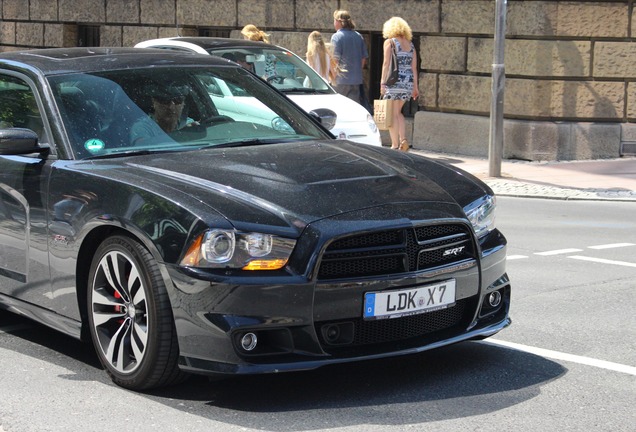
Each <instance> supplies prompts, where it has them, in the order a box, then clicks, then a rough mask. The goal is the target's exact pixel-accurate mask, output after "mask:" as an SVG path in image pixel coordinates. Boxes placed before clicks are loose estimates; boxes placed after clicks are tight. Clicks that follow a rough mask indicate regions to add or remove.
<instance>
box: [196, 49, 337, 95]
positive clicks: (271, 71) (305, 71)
mask: <svg viewBox="0 0 636 432" xmlns="http://www.w3.org/2000/svg"><path fill="white" fill-rule="evenodd" d="M208 52H209V53H210V54H211V55H215V56H219V57H223V58H226V59H228V60H232V61H235V62H237V63H239V64H240V65H242V66H243V67H244V68H246V69H248V70H250V71H252V72H254V73H255V74H256V75H258V76H259V77H261V78H262V79H264V80H266V81H267V82H269V83H270V84H272V85H273V86H274V87H276V88H277V89H278V90H280V91H282V92H283V93H324V94H331V93H335V92H334V90H333V89H332V88H331V87H329V85H328V84H327V83H326V82H325V80H323V79H322V78H321V77H320V75H318V73H316V71H315V70H313V69H312V68H311V66H309V65H308V64H307V63H306V62H304V61H303V60H302V59H301V58H300V57H298V56H297V55H295V54H293V53H291V52H290V51H287V50H285V49H271V48H264V49H260V48H231V49H216V48H215V49H210V50H208Z"/></svg>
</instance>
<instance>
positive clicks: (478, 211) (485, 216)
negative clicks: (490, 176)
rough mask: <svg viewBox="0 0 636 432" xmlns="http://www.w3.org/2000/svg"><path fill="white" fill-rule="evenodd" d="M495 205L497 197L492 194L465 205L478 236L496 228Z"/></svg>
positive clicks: (467, 214) (465, 210)
mask: <svg viewBox="0 0 636 432" xmlns="http://www.w3.org/2000/svg"><path fill="white" fill-rule="evenodd" d="M495 207H497V199H496V198H495V197H494V196H492V195H486V196H484V197H482V198H480V199H478V200H476V201H473V202H472V203H470V204H469V205H467V206H466V207H464V212H465V213H466V216H467V217H468V220H469V221H470V223H471V224H472V225H473V229H474V230H475V234H476V235H477V237H482V236H485V235H486V234H488V233H489V232H490V231H492V230H493V229H495Z"/></svg>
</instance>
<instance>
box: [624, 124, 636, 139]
mask: <svg viewBox="0 0 636 432" xmlns="http://www.w3.org/2000/svg"><path fill="white" fill-rule="evenodd" d="M625 141H629V142H636V124H634V123H621V142H625Z"/></svg>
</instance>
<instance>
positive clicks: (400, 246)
mask: <svg viewBox="0 0 636 432" xmlns="http://www.w3.org/2000/svg"><path fill="white" fill-rule="evenodd" d="M471 258H474V248H473V243H472V241H471V236H470V233H469V231H468V229H467V228H466V227H465V226H464V225H459V224H445V225H428V226H421V227H415V228H404V229H397V230H390V231H380V232H371V233H365V234H359V235H355V236H350V237H345V238H342V239H339V240H336V241H334V242H333V243H331V244H330V245H329V247H328V248H327V250H326V251H325V253H324V255H323V257H322V260H321V263H320V268H319V270H318V279H319V280H326V279H346V278H352V277H360V276H377V275H388V274H398V273H405V272H412V271H418V270H427V269H432V268H435V267H439V266H442V265H448V264H454V263H458V262H461V261H464V260H467V259H471Z"/></svg>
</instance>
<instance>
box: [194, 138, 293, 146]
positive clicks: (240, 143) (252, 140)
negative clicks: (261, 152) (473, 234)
mask: <svg viewBox="0 0 636 432" xmlns="http://www.w3.org/2000/svg"><path fill="white" fill-rule="evenodd" d="M279 142H281V139H280V138H277V139H262V138H247V139H244V140H239V141H231V142H226V143H223V144H215V145H211V146H209V147H214V148H223V147H245V146H252V145H262V144H275V143H279ZM207 147H208V146H206V147H203V148H207Z"/></svg>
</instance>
